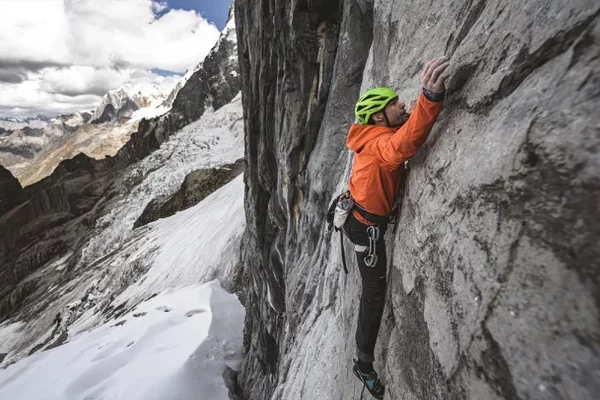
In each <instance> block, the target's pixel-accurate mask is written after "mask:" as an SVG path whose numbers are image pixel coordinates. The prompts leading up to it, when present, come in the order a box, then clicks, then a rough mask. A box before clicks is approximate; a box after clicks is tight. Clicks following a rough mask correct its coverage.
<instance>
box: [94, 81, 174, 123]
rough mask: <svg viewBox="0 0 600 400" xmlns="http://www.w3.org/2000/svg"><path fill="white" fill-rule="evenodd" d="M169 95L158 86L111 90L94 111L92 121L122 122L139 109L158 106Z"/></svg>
mask: <svg viewBox="0 0 600 400" xmlns="http://www.w3.org/2000/svg"><path fill="white" fill-rule="evenodd" d="M167 96H168V93H163V92H162V91H161V90H160V89H159V88H158V87H156V86H137V87H131V86H123V87H120V88H118V89H114V90H111V91H109V92H108V93H107V94H105V95H104V96H103V97H102V101H101V102H100V104H99V105H98V106H97V107H96V108H95V109H94V111H93V112H92V118H91V123H92V124H102V123H107V122H109V123H115V122H121V121H123V120H126V119H129V118H132V117H133V115H134V114H135V112H136V111H137V110H140V109H143V108H157V107H158V106H160V105H161V103H163V102H164V101H165V99H166V98H167ZM164 111H167V110H164Z"/></svg>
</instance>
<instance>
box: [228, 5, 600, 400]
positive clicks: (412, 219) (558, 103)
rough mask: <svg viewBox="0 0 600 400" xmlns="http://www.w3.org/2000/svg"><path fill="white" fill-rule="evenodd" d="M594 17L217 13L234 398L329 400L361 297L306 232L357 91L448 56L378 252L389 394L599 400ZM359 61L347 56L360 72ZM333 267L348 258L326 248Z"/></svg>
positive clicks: (412, 92) (335, 171) (286, 9)
mask: <svg viewBox="0 0 600 400" xmlns="http://www.w3.org/2000/svg"><path fill="white" fill-rule="evenodd" d="M599 15H600V6H599V5H598V4H597V3H596V2H592V1H580V2H560V1H558V2H553V1H535V0H529V1H525V2H519V3H514V2H507V1H501V0H499V1H485V0H483V1H460V2H453V3H444V4H442V3H435V4H430V5H427V6H424V5H423V4H421V3H417V2H408V1H401V2H399V1H390V0H381V1H375V2H373V1H369V0H353V1H352V0H348V1H339V2H313V1H309V0H275V1H272V0H269V1H267V0H260V1H258V3H257V2H250V1H247V0H244V1H238V2H236V24H237V29H238V38H240V42H239V44H238V46H239V47H238V49H239V58H240V69H241V74H242V86H243V102H244V118H245V123H246V160H247V164H248V169H247V171H246V174H245V179H246V185H247V198H246V215H247V231H246V233H245V237H244V241H243V250H242V258H243V259H242V263H243V265H244V267H245V271H244V284H243V286H244V288H245V292H246V293H245V298H246V303H245V305H246V307H247V318H246V328H245V351H246V356H245V360H244V363H243V367H242V371H241V374H240V377H239V381H240V385H241V387H242V390H243V394H242V395H240V396H239V397H240V398H247V399H269V398H270V399H312V398H319V399H350V398H358V396H360V390H361V387H360V386H359V384H358V383H357V381H356V380H355V378H354V377H353V376H352V374H351V372H350V366H351V358H352V356H353V354H354V349H355V345H354V330H355V324H356V318H357V305H358V295H359V290H360V282H359V279H358V274H357V271H356V268H351V274H350V275H348V276H345V275H344V274H343V273H340V269H341V267H340V257H339V254H338V253H339V250H338V249H339V242H338V236H337V235H335V236H333V237H332V236H331V234H330V233H328V232H326V230H325V225H324V224H323V220H324V214H325V211H326V208H327V205H328V202H329V201H330V199H331V198H332V196H333V195H334V194H336V193H337V192H339V191H341V190H342V189H343V188H345V187H346V185H347V183H346V182H347V179H348V174H349V167H350V162H351V158H350V156H349V154H348V152H347V151H345V136H346V133H347V128H348V126H349V124H350V123H351V122H353V120H354V118H353V105H354V101H355V100H356V98H357V96H358V94H359V92H361V91H364V90H366V89H367V88H369V87H373V86H379V85H387V86H392V87H395V88H397V89H398V92H399V94H400V97H401V99H402V100H404V101H409V100H411V99H414V98H416V96H418V94H419V91H420V82H419V79H420V73H421V71H422V69H423V66H424V64H425V63H426V62H427V61H428V60H429V59H431V58H433V57H437V56H440V55H443V54H445V55H447V56H450V57H452V67H451V71H450V72H451V77H450V79H449V82H448V96H447V100H446V102H445V111H444V112H443V114H442V115H441V116H440V118H439V120H438V123H437V124H436V125H435V127H434V130H433V132H432V135H431V136H430V138H429V140H428V142H427V143H426V144H425V146H424V147H423V148H422V149H421V151H420V152H419V153H418V155H417V156H416V157H415V158H414V159H413V160H411V162H410V170H409V173H408V177H407V180H406V186H405V192H404V195H403V207H402V211H401V214H400V218H399V223H398V225H397V226H396V227H395V228H394V229H390V230H389V231H388V234H387V235H386V236H387V237H386V240H387V243H388V244H389V246H388V247H389V253H390V254H389V257H388V259H389V260H390V261H389V268H388V271H389V272H388V282H389V286H388V288H389V290H388V293H387V305H386V311H385V315H384V322H383V325H382V329H381V331H380V336H379V342H378V347H377V349H376V351H377V354H376V358H377V362H376V367H377V368H378V370H379V371H380V373H381V376H382V377H383V380H384V381H385V383H386V384H387V389H386V391H387V393H386V398H392V399H427V400H429V399H490V400H493V399H594V398H596V397H597V393H599V392H600V318H599V316H600V313H599V311H600V297H599V295H598V294H599V293H600V281H599V280H600V272H599V271H600V265H599V261H598V260H600V247H598V245H597V243H598V238H599V237H600V224H599V220H598V204H600V179H599V176H600V164H599V163H598V159H599V158H598V150H599V146H600V129H599V126H600V119H599V117H598V115H599V114H598V112H597V110H598V108H599V107H600V89H599V88H600V82H599V80H598V76H600V74H599V73H600V45H599V40H600V26H599V24H598V16H599ZM367 56H368V57H367ZM347 254H352V253H351V250H350V248H349V247H348V248H347Z"/></svg>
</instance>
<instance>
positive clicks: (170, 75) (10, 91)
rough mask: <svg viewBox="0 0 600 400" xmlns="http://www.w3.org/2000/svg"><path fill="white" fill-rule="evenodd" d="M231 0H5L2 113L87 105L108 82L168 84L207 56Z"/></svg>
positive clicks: (50, 112)
mask: <svg viewBox="0 0 600 400" xmlns="http://www.w3.org/2000/svg"><path fill="white" fill-rule="evenodd" d="M230 4H231V2H230V1H227V0H225V1H216V0H166V1H164V0H159V1H155V0H103V1H97V0H2V1H0V117H11V116H19V117H26V116H33V115H37V114H44V115H47V116H54V115H57V114H68V113H72V112H75V111H83V110H89V109H92V108H94V107H95V105H96V104H98V103H99V101H100V99H101V96H103V95H104V94H105V93H106V92H107V91H108V90H111V89H116V88H118V87H121V86H123V85H130V86H134V87H135V86H137V85H156V86H158V87H160V88H161V89H163V90H165V91H168V90H170V88H172V87H173V86H174V85H175V83H176V82H177V81H178V79H179V77H180V76H181V75H182V74H183V73H185V71H186V70H187V69H188V68H193V67H194V66H196V65H197V64H198V63H199V62H200V61H202V60H203V59H204V57H205V56H206V54H208V52H209V51H210V49H211V48H212V46H213V45H214V44H215V42H216V40H217V39H218V36H219V31H220V30H221V29H222V28H223V26H224V25H225V22H226V19H227V13H228V9H229V6H230Z"/></svg>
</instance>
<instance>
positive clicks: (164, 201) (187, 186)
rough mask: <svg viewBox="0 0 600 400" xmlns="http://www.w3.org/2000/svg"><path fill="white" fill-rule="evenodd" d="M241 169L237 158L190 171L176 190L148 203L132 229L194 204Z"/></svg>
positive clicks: (228, 180)
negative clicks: (214, 166)
mask: <svg viewBox="0 0 600 400" xmlns="http://www.w3.org/2000/svg"><path fill="white" fill-rule="evenodd" d="M243 171H244V160H238V161H236V162H235V163H234V164H227V165H223V166H222V167H219V168H205V169H199V170H196V171H193V172H191V173H190V174H188V175H187V176H186V177H185V180H184V181H183V184H182V185H181V188H180V189H179V190H178V191H177V192H175V193H173V194H172V195H171V196H168V197H164V198H160V197H159V198H156V199H154V200H152V201H151V202H150V203H148V205H147V206H146V209H145V210H144V212H143V213H142V215H140V217H139V218H138V220H137V221H135V224H134V225H133V227H134V229H135V228H139V227H140V226H143V225H146V224H149V223H150V222H152V221H156V220H157V219H160V218H167V217H170V216H171V215H173V214H175V213H176V212H178V211H182V210H186V209H188V208H190V207H193V206H195V205H196V204H198V203H200V202H201V201H202V200H204V199H205V198H206V197H208V196H209V195H210V194H211V193H213V192H214V191H216V190H217V189H219V188H220V187H222V186H224V185H225V184H227V183H229V182H230V181H231V180H233V178H235V177H236V176H238V175H239V174H241V173H242V172H243Z"/></svg>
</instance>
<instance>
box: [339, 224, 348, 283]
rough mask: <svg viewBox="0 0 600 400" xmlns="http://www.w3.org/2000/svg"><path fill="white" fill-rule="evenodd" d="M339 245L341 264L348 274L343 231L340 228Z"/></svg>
mask: <svg viewBox="0 0 600 400" xmlns="http://www.w3.org/2000/svg"><path fill="white" fill-rule="evenodd" d="M340 247H341V248H342V265H343V266H344V272H345V273H346V274H348V267H347V266H346V254H345V253H344V232H342V230H341V229H340Z"/></svg>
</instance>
